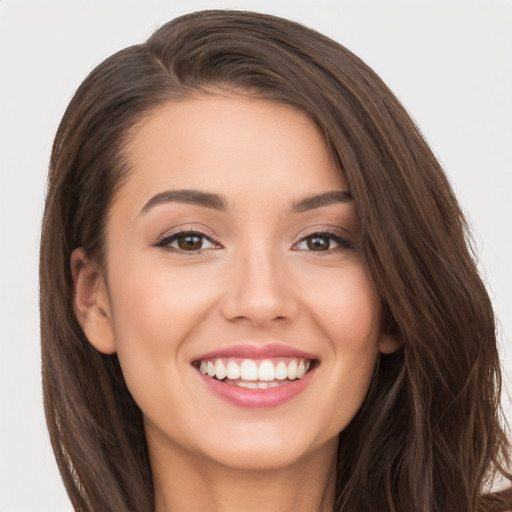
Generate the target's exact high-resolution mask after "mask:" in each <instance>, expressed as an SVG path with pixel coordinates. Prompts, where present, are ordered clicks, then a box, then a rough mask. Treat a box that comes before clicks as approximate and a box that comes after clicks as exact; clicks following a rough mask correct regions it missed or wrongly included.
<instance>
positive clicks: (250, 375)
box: [193, 357, 315, 389]
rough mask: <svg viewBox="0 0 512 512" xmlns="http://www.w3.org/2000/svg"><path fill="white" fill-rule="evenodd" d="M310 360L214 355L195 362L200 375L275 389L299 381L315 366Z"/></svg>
mask: <svg viewBox="0 0 512 512" xmlns="http://www.w3.org/2000/svg"><path fill="white" fill-rule="evenodd" d="M314 364H315V361H314V360H312V359H302V358H295V357H278V358H272V359H241V358H235V357H228V358H224V357H215V358H209V359H202V360H198V361H194V363H193V366H194V367H195V368H197V370H198V371H199V372H201V374H203V375H205V376H207V377H210V378H212V379H214V380H217V381H221V382H223V383H224V384H228V385H231V386H237V387H240V388H246V389H269V388H276V387H280V386H283V385H286V384H290V383H291V382H294V381H297V380H300V379H301V378H302V377H304V376H305V375H307V374H308V372H310V371H311V369H312V368H313V367H314Z"/></svg>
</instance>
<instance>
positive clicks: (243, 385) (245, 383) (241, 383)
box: [236, 382, 258, 389]
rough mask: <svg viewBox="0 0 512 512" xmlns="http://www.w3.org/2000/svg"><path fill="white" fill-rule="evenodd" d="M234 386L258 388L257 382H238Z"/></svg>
mask: <svg viewBox="0 0 512 512" xmlns="http://www.w3.org/2000/svg"><path fill="white" fill-rule="evenodd" d="M236 386H239V387H241V388H249V389H258V384H256V382H238V383H237V384H236Z"/></svg>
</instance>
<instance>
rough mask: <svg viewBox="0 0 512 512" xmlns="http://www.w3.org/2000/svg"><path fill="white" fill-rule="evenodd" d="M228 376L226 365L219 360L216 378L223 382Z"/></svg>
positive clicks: (216, 367)
mask: <svg viewBox="0 0 512 512" xmlns="http://www.w3.org/2000/svg"><path fill="white" fill-rule="evenodd" d="M226 375H227V372H226V367H225V366H224V363H223V362H222V360H221V359H217V361H215V376H216V377H217V379H219V380H222V379H224V378H225V377H226Z"/></svg>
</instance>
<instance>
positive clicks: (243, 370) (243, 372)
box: [240, 359, 261, 380]
mask: <svg viewBox="0 0 512 512" xmlns="http://www.w3.org/2000/svg"><path fill="white" fill-rule="evenodd" d="M240 376H241V377H242V379H243V380H258V366H257V365H256V363H255V362H254V361H252V360H251V359H244V360H243V361H242V365H241V366H240ZM260 378H261V377H260Z"/></svg>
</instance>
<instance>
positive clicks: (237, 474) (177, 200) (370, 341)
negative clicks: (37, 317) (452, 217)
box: [71, 94, 398, 512]
mask: <svg viewBox="0 0 512 512" xmlns="http://www.w3.org/2000/svg"><path fill="white" fill-rule="evenodd" d="M132 140H133V142H132V143H131V145H130V147H129V148H128V151H127V156H128V159H129V161H130V163H131V166H132V172H131V173H130V175H129V177H128V179H127V181H126V183H124V184H123V186H122V187H121V189H120V191H119V192H118V194H117V196H116V198H115V200H114V202H113V205H112V208H111V211H110V213H109V218H108V238H107V268H106V269H100V268H98V267H96V266H95V265H94V263H93V262H91V261H90V260H88V258H87V255H86V254H85V253H84V252H83V250H82V249H78V250H76V251H75V252H74V253H73V257H72V262H71V263H72V272H73V277H74V279H75V285H76V296H75V307H76V309H77V312H78V313H79V317H80V318H81V321H82V326H83V329H84V332H85V333H86V335H87V337H88V339H89V341H90V342H91V343H92V344H93V345H94V346H95V347H96V348H97V349H98V350H99V351H101V352H104V353H113V352H117V354H118V357H119V361H120V364H121V367H122V370H123V375H124V378H125V380H126V383H127V385H128V388H129V389H130V392H131V393H132V395H133V397H134V399H135V401H136V402H137V404H138V405H139V407H140V408H141V410H142V413H143V416H144V422H145V430H146V436H147V441H148V447H149V450H150V457H151V464H152V469H153V474H154V479H155V496H156V512H170V511H171V510H179V511H182V512H188V511H190V512H195V511H201V512H231V511H240V510H243V511H244V512H251V511H252V510H254V511H256V510H257V511H261V510H265V511H266V512H274V511H275V512H287V511H294V512H300V511H304V512H313V511H315V512H328V511H329V512H330V511H331V510H332V507H333V501H332V495H333V489H334V483H335V460H336V448H337V436H338V434H339V432H340V431H341V430H343V429H344V428H345V427H346V425H347V424H348V423H349V422H350V421H351V419H352V418H353V417H354V415H355V414H356V412H357V411H358V409H359V407H360V406H361V404H362V402H363V400H364V397H365V395H366V392H367V390H368V387H369V385H370V382H371V379H372V376H373V372H374V368H375V363H376V360H377V357H378V354H379V352H384V353H385V352H391V351H394V350H396V349H397V348H398V345H397V343H396V342H395V340H393V339H391V338H389V337H388V336H386V335H384V334H383V333H382V329H381V321H382V319H381V313H382V312H381V302H380V299H379V297H378V295H377V293H376V291H375V289H374V287H373V284H372V282H371V279H370V277H369V275H368V272H367V269H366V267H365V264H364V261H363V258H362V253H361V251H360V247H359V244H360V233H359V223H358V219H357V216H356V214H355V208H354V204H353V201H352V200H351V199H350V195H349V194H348V191H347V186H346V184H345V182H344V180H343V178H342V176H341V173H339V172H338V170H337V169H336V166H335V165H334V163H333V161H332V159H331V157H330V154H329V151H328V150H327V148H326V145H325V143H324V141H323V139H322V137H321V136H320V134H319V133H318V131H317V129H316V127H315V126H314V124H313V123H312V122H311V121H310V120H309V119H308V118H306V117H305V116H304V115H303V114H301V113H300V112H298V111H296V110H294V109H292V108H290V107H287V106H283V105H279V104H276V103H272V102H268V101H264V100H261V99H257V98H251V97H247V96H240V95H236V94H232V95H225V94H224V95H221V94H213V95H208V96H198V97H197V98H195V99H189V100H186V101H181V102H174V103H169V104H166V105H163V106H162V107H160V108H159V109H157V110H156V111H155V112H153V113H152V114H150V115H149V116H147V117H146V118H144V120H143V121H142V122H141V124H140V125H139V126H138V128H137V130H136V131H135V133H134V136H133V139H132ZM191 190H192V191H194V192H193V193H190V191H191ZM184 191H185V192H184ZM187 191H188V192H187ZM204 194H207V196H205V195H204ZM199 196H200V197H201V199H200V200H198V197H199ZM205 198H206V199H205ZM212 198H213V199H212ZM312 198H313V199H312ZM273 343H275V344H279V345H280V346H284V347H287V348H289V349H290V350H300V351H302V352H305V353H308V354H310V355H311V356H310V357H309V356H308V357H309V359H310V360H311V362H312V364H311V372H310V374H307V375H305V377H304V379H305V380H303V381H302V382H303V383H304V382H306V383H307V384H306V385H305V387H304V388H303V389H302V388H301V391H300V392H299V393H298V394H297V395H296V396H293V397H292V398H287V399H286V400H282V401H281V402H279V403H275V404H273V405H266V406H264V407H259V408H254V407H248V406H246V405H244V403H243V400H238V399H237V400H238V402H236V401H235V403H234V402H233V401H230V400H227V399H225V397H223V396H221V395H219V394H217V393H216V392H213V391H212V389H213V388H211V387H210V385H209V384H208V383H211V382H212V381H211V380H209V379H210V377H209V376H206V375H204V374H203V373H201V371H200V368H199V361H200V360H201V356H202V355H203V354H206V353H210V352H211V351H215V350H224V349H232V348H233V347H239V346H243V347H245V346H250V347H252V348H254V347H265V346H269V345H270V344H273ZM244 357H245V356H244ZM290 357H291V356H290ZM240 359H241V358H240ZM287 361H288V360H287ZM276 364H277V363H276ZM212 378H213V377H212ZM294 378H295V377H288V379H292V380H288V381H287V382H286V385H289V386H291V385H292V384H293V385H296V384H297V383H296V382H295V381H294V380H293V379H294ZM299 380H300V379H299ZM232 385H233V386H238V384H236V383H235V381H232V384H226V386H228V387H229V386H232ZM222 386H223V385H221V387H222ZM229 389H230V390H231V391H233V389H235V388H234V387H229ZM283 389H285V388H283ZM289 389H291V388H289ZM295 389H298V388H295ZM237 393H238V391H237ZM249 393H252V392H251V391H249ZM258 393H261V394H262V395H264V394H265V393H267V391H262V392H260V391H258ZM242 396H244V395H243V394H242ZM267 396H268V395H267Z"/></svg>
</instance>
